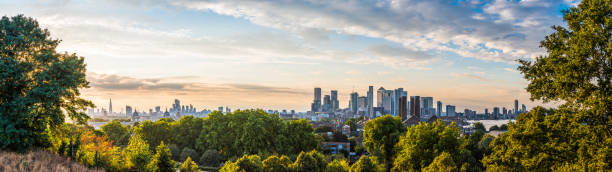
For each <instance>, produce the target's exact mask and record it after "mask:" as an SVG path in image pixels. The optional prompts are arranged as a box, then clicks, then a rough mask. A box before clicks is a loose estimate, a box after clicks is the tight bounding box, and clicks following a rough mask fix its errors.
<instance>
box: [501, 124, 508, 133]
mask: <svg viewBox="0 0 612 172" xmlns="http://www.w3.org/2000/svg"><path fill="white" fill-rule="evenodd" d="M499 130H502V131H507V130H508V124H502V125H500V126H499Z"/></svg>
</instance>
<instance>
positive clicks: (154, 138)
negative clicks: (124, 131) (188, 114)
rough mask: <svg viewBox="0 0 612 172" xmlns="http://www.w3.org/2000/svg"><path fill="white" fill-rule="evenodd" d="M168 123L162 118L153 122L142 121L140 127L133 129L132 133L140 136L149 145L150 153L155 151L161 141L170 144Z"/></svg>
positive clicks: (170, 134)
mask: <svg viewBox="0 0 612 172" xmlns="http://www.w3.org/2000/svg"><path fill="white" fill-rule="evenodd" d="M170 123H172V121H169V120H168V119H166V118H162V119H160V120H157V121H155V122H152V121H148V120H147V121H143V122H142V123H140V125H138V126H135V127H134V133H135V134H138V135H141V137H142V139H144V140H145V141H147V143H149V144H150V145H151V147H150V148H151V151H153V149H155V148H156V147H157V146H158V145H159V144H160V143H161V142H162V141H163V142H166V143H170V142H172V140H171V139H172V137H173V133H172V132H170Z"/></svg>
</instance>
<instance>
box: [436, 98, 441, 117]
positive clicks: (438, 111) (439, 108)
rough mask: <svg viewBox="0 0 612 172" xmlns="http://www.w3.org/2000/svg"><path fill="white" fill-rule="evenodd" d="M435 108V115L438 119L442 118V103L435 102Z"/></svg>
mask: <svg viewBox="0 0 612 172" xmlns="http://www.w3.org/2000/svg"><path fill="white" fill-rule="evenodd" d="M436 103H437V104H436V108H438V110H437V111H436V114H437V115H438V117H440V116H442V102H441V101H438V102H436Z"/></svg>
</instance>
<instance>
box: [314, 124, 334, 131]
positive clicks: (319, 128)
mask: <svg viewBox="0 0 612 172" xmlns="http://www.w3.org/2000/svg"><path fill="white" fill-rule="evenodd" d="M333 131H334V129H333V128H332V127H330V126H327V125H321V126H319V127H317V128H315V131H314V132H315V133H327V132H333Z"/></svg>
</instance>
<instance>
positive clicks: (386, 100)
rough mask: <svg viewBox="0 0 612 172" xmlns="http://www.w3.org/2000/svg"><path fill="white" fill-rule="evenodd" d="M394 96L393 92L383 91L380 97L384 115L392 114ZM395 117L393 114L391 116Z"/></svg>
mask: <svg viewBox="0 0 612 172" xmlns="http://www.w3.org/2000/svg"><path fill="white" fill-rule="evenodd" d="M393 95H394V91H393V90H385V91H384V93H383V96H382V103H383V110H384V112H385V114H392V113H393V102H394V101H393V97H394V96H393ZM393 115H395V114H393Z"/></svg>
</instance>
